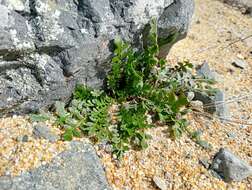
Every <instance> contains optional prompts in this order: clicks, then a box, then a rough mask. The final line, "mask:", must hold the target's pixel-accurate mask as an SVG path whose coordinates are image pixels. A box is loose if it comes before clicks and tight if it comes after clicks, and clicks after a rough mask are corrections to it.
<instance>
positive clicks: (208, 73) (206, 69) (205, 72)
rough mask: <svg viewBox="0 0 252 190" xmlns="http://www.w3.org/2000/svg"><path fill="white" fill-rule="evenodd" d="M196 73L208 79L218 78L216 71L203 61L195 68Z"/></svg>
mask: <svg viewBox="0 0 252 190" xmlns="http://www.w3.org/2000/svg"><path fill="white" fill-rule="evenodd" d="M197 75H199V76H201V77H203V78H206V79H210V80H216V79H217V78H218V77H217V73H216V72H215V71H212V70H211V69H210V66H209V64H208V63H207V62H204V63H203V64H202V65H200V66H199V67H198V68H197Z"/></svg>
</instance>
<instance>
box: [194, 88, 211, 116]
mask: <svg viewBox="0 0 252 190" xmlns="http://www.w3.org/2000/svg"><path fill="white" fill-rule="evenodd" d="M194 94H195V96H194V99H193V100H194V101H200V102H202V103H203V108H204V110H205V111H206V112H209V113H211V114H213V113H215V112H216V107H215V105H214V104H215V102H214V97H212V96H209V95H208V94H207V93H204V92H199V91H196V92H194Z"/></svg>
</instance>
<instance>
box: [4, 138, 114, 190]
mask: <svg viewBox="0 0 252 190" xmlns="http://www.w3.org/2000/svg"><path fill="white" fill-rule="evenodd" d="M0 187H1V190H28V189H29V190H59V189H60V190H76V189H79V190H106V189H107V190H109V189H110V187H109V185H108V182H107V180H106V177H105V172H104V170H103V167H102V165H101V162H100V161H99V158H98V156H97V155H96V152H95V150H94V148H93V147H92V146H91V145H90V144H84V143H82V142H72V143H71V148H70V149H69V150H67V151H65V152H63V153H61V154H60V155H59V156H57V157H56V158H55V159H54V160H53V161H52V162H51V163H49V164H47V165H44V166H41V167H39V168H37V169H34V170H32V171H30V172H25V173H23V174H21V175H20V176H17V177H9V176H3V177H0Z"/></svg>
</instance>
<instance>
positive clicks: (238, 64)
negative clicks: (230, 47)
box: [232, 59, 248, 69]
mask: <svg viewBox="0 0 252 190" xmlns="http://www.w3.org/2000/svg"><path fill="white" fill-rule="evenodd" d="M232 65H233V66H235V67H238V68H240V69H245V68H246V67H247V66H248V64H247V63H246V62H245V61H243V60H241V59H236V60H235V61H233V62H232Z"/></svg>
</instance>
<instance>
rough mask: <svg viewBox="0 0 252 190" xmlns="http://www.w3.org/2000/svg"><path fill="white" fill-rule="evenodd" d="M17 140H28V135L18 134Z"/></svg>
mask: <svg viewBox="0 0 252 190" xmlns="http://www.w3.org/2000/svg"><path fill="white" fill-rule="evenodd" d="M17 141H18V142H28V141H29V137H28V135H23V136H19V137H17Z"/></svg>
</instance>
